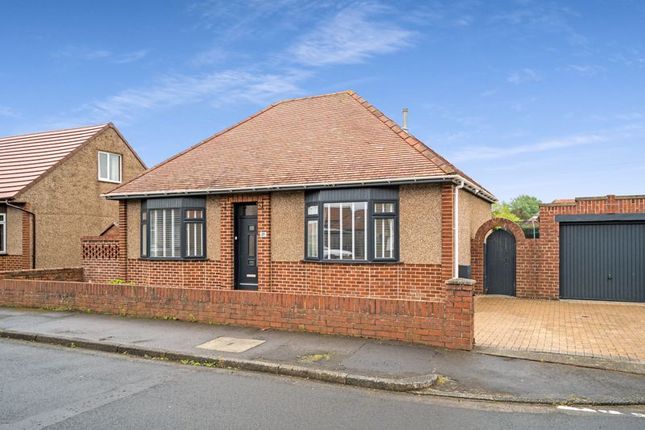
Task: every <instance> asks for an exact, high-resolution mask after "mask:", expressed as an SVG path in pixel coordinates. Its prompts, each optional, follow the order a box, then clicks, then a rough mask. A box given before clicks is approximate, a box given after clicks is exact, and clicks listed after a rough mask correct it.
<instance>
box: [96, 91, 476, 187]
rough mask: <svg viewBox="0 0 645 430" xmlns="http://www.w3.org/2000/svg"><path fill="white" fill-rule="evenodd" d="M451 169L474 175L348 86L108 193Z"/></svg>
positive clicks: (237, 129)
mask: <svg viewBox="0 0 645 430" xmlns="http://www.w3.org/2000/svg"><path fill="white" fill-rule="evenodd" d="M450 175H461V176H462V177H464V178H466V179H468V180H470V179H469V178H468V177H466V176H465V175H464V174H463V173H462V172H460V171H459V170H458V169H456V168H455V167H454V166H453V165H452V164H450V163H449V162H448V161H446V160H445V159H444V158H443V157H441V156H439V155H438V154H437V153H435V152H434V151H432V150H431V149H430V148H428V147H426V146H425V145H424V144H422V143H421V142H420V141H418V140H417V139H415V138H414V137H412V136H411V135H409V134H408V133H406V132H404V131H403V130H402V129H401V128H399V126H397V125H396V123H394V122H393V121H392V120H390V119H389V118H387V117H386V116H385V115H383V114H382V113H381V112H380V111H378V110H377V109H376V108H374V107H373V106H372V105H370V104H369V103H367V102H366V101H365V100H364V99H363V98H361V97H360V96H359V95H357V94H356V93H354V92H351V91H346V92H341V93H334V94H327V95H322V96H313V97H306V98H301V99H293V100H286V101H282V102H279V103H276V104H274V105H271V106H269V107H268V108H266V109H264V110H262V111H260V112H258V113H256V114H255V115H253V116H251V117H249V118H247V119H246V120H244V121H242V122H240V123H238V124H236V125H234V126H233V127H230V128H228V129H226V130H224V131H222V132H220V133H218V134H216V135H214V136H212V137H210V138H208V139H206V140H204V141H203V142H200V143H199V144H197V145H195V146H193V147H192V148H189V149H188V150H186V151H184V152H182V153H180V154H178V155H176V156H175V157H173V158H171V159H169V160H167V161H165V162H163V163H161V164H159V165H158V166H156V167H155V168H153V169H151V170H149V171H148V172H146V173H144V174H142V175H140V176H139V177H137V178H135V179H134V180H132V181H130V182H129V183H126V184H124V185H122V186H120V187H118V188H116V189H115V190H113V191H112V192H110V193H109V194H108V196H109V197H112V198H115V197H116V198H118V197H127V196H128V195H137V194H139V195H141V194H156V193H159V194H162V193H168V194H173V193H182V192H199V191H205V192H226V191H239V190H248V189H253V188H267V187H285V188H287V187H293V188H297V187H300V186H303V187H304V186H316V185H320V184H336V185H338V184H347V183H352V182H361V181H364V182H366V183H368V182H373V181H379V180H392V179H404V178H407V179H414V178H434V177H437V178H440V177H446V176H450ZM470 181H471V182H473V183H474V181H472V180H470ZM475 185H476V184H475Z"/></svg>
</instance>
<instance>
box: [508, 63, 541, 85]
mask: <svg viewBox="0 0 645 430" xmlns="http://www.w3.org/2000/svg"><path fill="white" fill-rule="evenodd" d="M541 80H542V77H541V76H540V75H539V74H538V72H536V71H535V70H533V69H530V68H528V67H525V68H523V69H521V70H517V71H515V72H512V73H510V74H509V75H508V76H507V78H506V81H508V82H510V83H511V84H514V85H520V84H525V83H529V82H539V81H541Z"/></svg>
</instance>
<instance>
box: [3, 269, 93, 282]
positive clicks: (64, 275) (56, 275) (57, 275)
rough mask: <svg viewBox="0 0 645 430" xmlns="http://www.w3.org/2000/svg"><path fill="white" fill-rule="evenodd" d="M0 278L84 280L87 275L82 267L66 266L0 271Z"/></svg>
mask: <svg viewBox="0 0 645 430" xmlns="http://www.w3.org/2000/svg"><path fill="white" fill-rule="evenodd" d="M0 279H40V280H46V281H78V282H83V281H84V280H85V276H84V274H83V268H82V267H64V268H58V269H28V270H15V271H9V272H0Z"/></svg>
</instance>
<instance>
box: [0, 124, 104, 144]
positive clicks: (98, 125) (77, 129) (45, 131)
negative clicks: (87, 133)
mask: <svg viewBox="0 0 645 430" xmlns="http://www.w3.org/2000/svg"><path fill="white" fill-rule="evenodd" d="M109 124H111V123H109V122H105V123H102V124H94V125H84V126H80V127H71V128H61V129H55V130H43V131H33V132H30V133H22V134H12V135H9V136H0V140H3V139H12V138H16V137H25V136H35V135H39V134H47V133H64V132H68V131H79V130H85V129H91V128H97V129H98V128H103V127H105V126H106V125H109Z"/></svg>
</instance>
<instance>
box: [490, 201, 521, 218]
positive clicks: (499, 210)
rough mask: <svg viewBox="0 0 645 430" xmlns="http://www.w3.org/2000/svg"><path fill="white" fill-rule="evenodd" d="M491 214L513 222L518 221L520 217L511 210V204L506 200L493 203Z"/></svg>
mask: <svg viewBox="0 0 645 430" xmlns="http://www.w3.org/2000/svg"><path fill="white" fill-rule="evenodd" d="M493 216H494V217H495V218H506V219H507V220H510V221H513V222H519V221H520V218H519V217H518V216H517V215H515V214H514V213H513V212H512V211H511V205H509V204H508V203H506V202H497V203H495V204H494V205H493Z"/></svg>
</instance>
